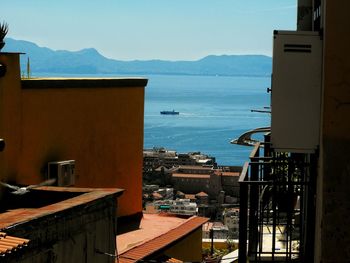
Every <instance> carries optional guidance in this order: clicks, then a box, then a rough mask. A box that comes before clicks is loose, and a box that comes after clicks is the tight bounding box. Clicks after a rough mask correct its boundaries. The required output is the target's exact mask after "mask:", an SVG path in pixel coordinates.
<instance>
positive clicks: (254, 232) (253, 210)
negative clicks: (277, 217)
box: [248, 145, 259, 256]
mask: <svg viewBox="0 0 350 263" xmlns="http://www.w3.org/2000/svg"><path fill="white" fill-rule="evenodd" d="M256 147H257V149H255V151H254V156H250V161H251V164H250V180H251V181H259V163H258V158H259V145H257V146H256ZM258 208H259V186H258V185H257V184H252V185H251V186H250V191H249V239H248V240H249V246H248V256H252V255H256V251H257V245H258V238H259V233H258Z"/></svg>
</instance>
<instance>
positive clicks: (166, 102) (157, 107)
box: [36, 74, 271, 166]
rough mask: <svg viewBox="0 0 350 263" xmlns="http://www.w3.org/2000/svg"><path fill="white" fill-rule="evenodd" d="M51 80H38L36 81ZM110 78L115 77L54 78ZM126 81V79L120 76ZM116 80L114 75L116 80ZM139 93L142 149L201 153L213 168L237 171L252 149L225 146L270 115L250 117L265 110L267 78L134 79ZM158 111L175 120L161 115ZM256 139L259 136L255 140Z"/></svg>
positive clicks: (266, 122) (261, 124)
mask: <svg viewBox="0 0 350 263" xmlns="http://www.w3.org/2000/svg"><path fill="white" fill-rule="evenodd" d="M47 76H53V75H52V74H41V75H37V76H36V77H47ZM54 76H62V77H113V76H115V75H81V74H80V75H76V74H74V75H67V74H65V75H61V74H60V75H54ZM122 76H127V75H122ZM118 77H120V75H118ZM140 77H145V78H147V79H148V85H147V87H146V92H145V115H144V148H153V147H158V148H159V147H164V148H166V149H169V150H175V151H177V152H178V153H187V152H201V153H203V154H207V155H210V156H213V157H215V158H216V162H217V163H218V165H239V166H241V165H243V164H244V162H246V161H248V157H249V153H250V152H251V150H252V147H249V146H240V145H235V144H231V143H230V141H231V140H233V139H236V138H238V137H239V136H240V135H241V134H242V133H244V132H246V131H248V130H251V129H255V128H258V127H266V126H270V114H268V113H259V112H254V111H253V112H252V110H264V107H268V106H270V94H269V93H267V88H268V87H270V84H271V78H270V77H251V76H249V77H247V76H193V75H140ZM164 110H170V111H171V110H175V111H179V112H180V114H179V115H161V114H160V112H161V111H164ZM255 138H256V139H262V136H258V137H255Z"/></svg>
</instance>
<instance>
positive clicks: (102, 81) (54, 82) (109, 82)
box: [21, 78, 148, 89]
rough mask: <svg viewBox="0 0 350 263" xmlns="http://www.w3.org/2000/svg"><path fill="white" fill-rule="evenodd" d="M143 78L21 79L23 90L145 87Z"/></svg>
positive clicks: (145, 82)
mask: <svg viewBox="0 0 350 263" xmlns="http://www.w3.org/2000/svg"><path fill="white" fill-rule="evenodd" d="M147 83H148V79H145V78H33V79H22V80H21V84H22V88H23V89H56V88H118V87H145V86H146V85H147Z"/></svg>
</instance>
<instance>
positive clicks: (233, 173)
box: [221, 172, 240, 176]
mask: <svg viewBox="0 0 350 263" xmlns="http://www.w3.org/2000/svg"><path fill="white" fill-rule="evenodd" d="M221 176H240V173H239V172H222V173H221Z"/></svg>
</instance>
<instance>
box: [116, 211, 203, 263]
mask: <svg viewBox="0 0 350 263" xmlns="http://www.w3.org/2000/svg"><path fill="white" fill-rule="evenodd" d="M207 221H208V219H207V218H203V217H197V216H192V217H190V218H187V219H186V218H183V217H177V216H174V215H167V214H158V215H153V214H144V215H143V218H142V221H141V224H140V228H139V229H138V230H135V231H131V232H128V233H125V234H122V235H118V236H117V247H118V253H119V262H121V263H122V262H135V261H137V260H140V259H142V258H145V257H147V256H149V255H151V254H152V253H154V252H156V251H159V250H161V249H162V248H165V247H166V246H168V245H169V244H172V243H174V242H176V241H178V240H179V239H181V238H182V237H184V236H186V235H188V234H190V233H191V232H193V231H194V230H196V229H197V228H198V227H201V225H202V224H204V223H205V222H207Z"/></svg>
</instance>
